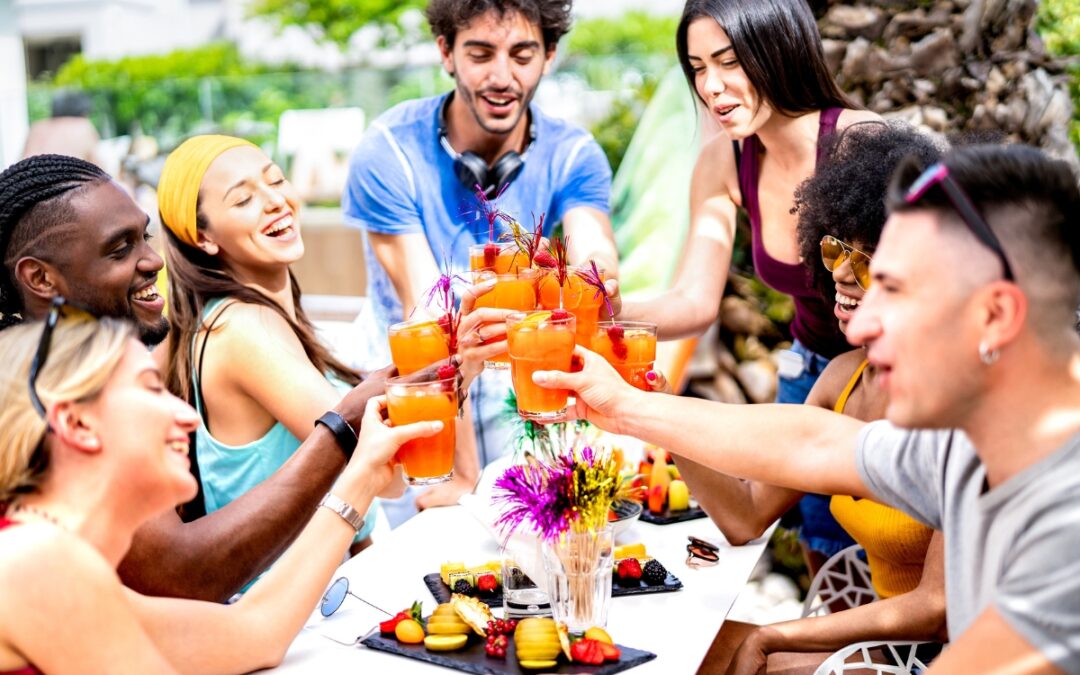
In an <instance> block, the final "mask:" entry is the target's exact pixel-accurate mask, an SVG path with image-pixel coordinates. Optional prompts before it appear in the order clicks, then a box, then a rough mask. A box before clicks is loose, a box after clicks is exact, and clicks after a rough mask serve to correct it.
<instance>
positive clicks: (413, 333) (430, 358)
mask: <svg viewBox="0 0 1080 675" xmlns="http://www.w3.org/2000/svg"><path fill="white" fill-rule="evenodd" d="M387 334H388V335H389V337H390V356H391V358H392V359H393V360H394V365H395V366H397V369H398V373H400V374H401V375H408V374H410V373H415V372H416V371H418V370H420V369H422V368H425V367H427V366H430V365H431V364H433V363H435V362H437V361H442V360H443V359H446V358H449V356H450V342H449V336H447V334H446V331H445V330H443V328H442V326H440V325H439V322H438V321H436V320H434V319H415V320H413V321H402V322H401V323H395V324H394V325H392V326H390V328H389V329H388V330H387Z"/></svg>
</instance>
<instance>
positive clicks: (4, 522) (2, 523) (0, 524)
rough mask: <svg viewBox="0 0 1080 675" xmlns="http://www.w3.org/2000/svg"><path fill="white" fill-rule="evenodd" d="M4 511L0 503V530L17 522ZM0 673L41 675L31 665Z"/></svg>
mask: <svg viewBox="0 0 1080 675" xmlns="http://www.w3.org/2000/svg"><path fill="white" fill-rule="evenodd" d="M5 513H7V505H6V504H3V505H0V530H2V529H4V528H5V527H10V526H12V525H18V524H19V523H18V522H17V521H14V520H9V519H8V518H7V516H5V515H3V514H5ZM0 675H41V671H40V670H38V669H37V668H35V667H33V666H26V667H24V668H19V669H18V670H0Z"/></svg>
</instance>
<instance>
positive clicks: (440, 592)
mask: <svg viewBox="0 0 1080 675" xmlns="http://www.w3.org/2000/svg"><path fill="white" fill-rule="evenodd" d="M424 584H425V585H427V587H428V590H429V591H431V595H432V597H434V598H435V600H437V601H438V602H450V587H449V586H447V585H446V584H444V583H443V581H442V577H441V576H439V573H438V572H432V573H431V574H427V575H425V576H424ZM680 588H682V582H681V581H679V578H678V577H677V576H675V575H674V574H672V573H671V572H668V575H667V579H664V583H662V584H659V585H657V586H650V585H648V584H646V583H645V582H644V581H639V582H638V585H637V586H623V585H621V584H619V583H618V582H616V583H613V584H612V585H611V597H613V598H617V597H619V596H621V595H644V594H646V593H667V592H670V591H677V590H679V589H680ZM480 601H481V602H483V603H484V604H486V605H487V606H488V607H502V603H503V597H502V588H500V589H499V590H497V591H495V593H494V594H492V595H489V596H485V597H480Z"/></svg>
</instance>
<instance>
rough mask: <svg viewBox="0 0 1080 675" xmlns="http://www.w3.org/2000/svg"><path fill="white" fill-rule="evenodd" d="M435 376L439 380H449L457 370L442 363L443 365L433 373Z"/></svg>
mask: <svg viewBox="0 0 1080 675" xmlns="http://www.w3.org/2000/svg"><path fill="white" fill-rule="evenodd" d="M435 375H436V376H437V377H438V378H439V379H440V380H449V379H450V378H451V377H454V376H455V375H457V368H455V367H454V366H452V365H450V364H449V363H444V364H443V365H441V366H439V369H438V370H436V371H435Z"/></svg>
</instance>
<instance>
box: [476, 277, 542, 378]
mask: <svg viewBox="0 0 1080 675" xmlns="http://www.w3.org/2000/svg"><path fill="white" fill-rule="evenodd" d="M491 274H493V273H492V272H489V271H481V272H475V273H474V274H473V277H474V283H480V282H482V281H484V280H485V279H488V278H490V275H491ZM539 278H540V273H539V270H536V269H533V268H528V267H527V268H524V269H520V270H518V271H517V272H513V273H508V274H499V275H496V277H495V288H493V289H492V290H490V291H488V292H487V293H484V294H483V295H481V296H480V297H479V298H477V299H476V305H475V306H476V307H494V308H496V309H512V310H516V311H519V312H523V311H527V310H531V309H535V308H536V283H537V281H538V280H539ZM509 362H510V360H509V358H508V357H507V356H506V355H505V354H503V355H500V356H496V357H494V358H491V359H488V360H487V361H485V362H484V365H485V366H487V367H489V368H496V369H505V368H506V367H507V365H508V364H509Z"/></svg>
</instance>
